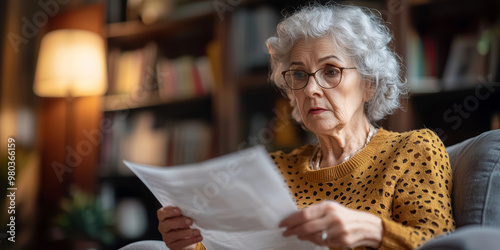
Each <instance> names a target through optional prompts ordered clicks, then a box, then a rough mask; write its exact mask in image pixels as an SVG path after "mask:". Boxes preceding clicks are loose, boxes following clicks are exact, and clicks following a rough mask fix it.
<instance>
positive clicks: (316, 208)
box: [279, 201, 335, 228]
mask: <svg viewBox="0 0 500 250" xmlns="http://www.w3.org/2000/svg"><path fill="white" fill-rule="evenodd" d="M334 206H335V202H332V201H324V202H321V203H319V204H315V205H312V206H310V207H308V208H305V209H303V210H301V211H299V212H296V213H294V214H292V215H290V216H288V217H287V218H285V219H284V220H283V221H281V223H280V224H279V227H286V228H293V227H296V226H298V225H301V224H303V223H305V222H306V221H310V220H314V219H317V218H320V217H323V216H324V215H325V214H326V212H327V210H328V209H332V208H333V207H334Z"/></svg>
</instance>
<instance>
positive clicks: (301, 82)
mask: <svg viewBox="0 0 500 250" xmlns="http://www.w3.org/2000/svg"><path fill="white" fill-rule="evenodd" d="M308 78H309V77H308V75H307V73H306V72H304V71H300V70H290V71H287V72H286V73H285V81H286V83H287V84H288V87H290V88H292V89H301V88H303V87H304V86H305V85H306V84H307V80H308Z"/></svg>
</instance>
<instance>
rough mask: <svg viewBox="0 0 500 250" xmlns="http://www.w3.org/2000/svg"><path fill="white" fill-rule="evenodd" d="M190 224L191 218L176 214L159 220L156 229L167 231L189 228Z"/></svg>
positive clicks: (191, 223)
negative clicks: (176, 215)
mask: <svg viewBox="0 0 500 250" xmlns="http://www.w3.org/2000/svg"><path fill="white" fill-rule="evenodd" d="M191 225H193V219H191V218H189V217H186V216H178V217H174V218H169V219H168V220H164V221H161V222H159V223H158V231H160V232H161V233H168V232H169V231H171V230H176V229H185V228H189V227H190V226H191Z"/></svg>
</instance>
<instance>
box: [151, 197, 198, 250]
mask: <svg viewBox="0 0 500 250" xmlns="http://www.w3.org/2000/svg"><path fill="white" fill-rule="evenodd" d="M157 215H158V221H159V223H158V231H160V233H161V237H162V238H163V241H164V242H165V244H166V245H167V247H168V248H169V249H172V250H175V249H189V250H191V249H195V247H196V243H197V242H200V241H201V240H202V239H203V238H202V237H201V235H200V231H199V230H198V229H191V228H190V226H191V225H192V224H193V219H191V218H189V217H186V216H183V215H182V213H181V210H180V209H179V208H178V207H171V206H169V207H162V208H160V209H158V212H157Z"/></svg>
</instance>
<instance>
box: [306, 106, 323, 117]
mask: <svg viewBox="0 0 500 250" xmlns="http://www.w3.org/2000/svg"><path fill="white" fill-rule="evenodd" d="M325 111H326V109H324V108H318V107H314V108H310V109H309V114H313V115H317V114H321V113H323V112H325Z"/></svg>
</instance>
